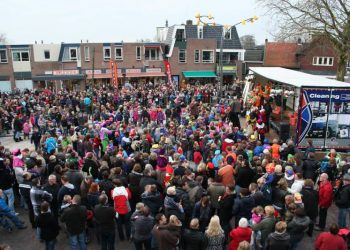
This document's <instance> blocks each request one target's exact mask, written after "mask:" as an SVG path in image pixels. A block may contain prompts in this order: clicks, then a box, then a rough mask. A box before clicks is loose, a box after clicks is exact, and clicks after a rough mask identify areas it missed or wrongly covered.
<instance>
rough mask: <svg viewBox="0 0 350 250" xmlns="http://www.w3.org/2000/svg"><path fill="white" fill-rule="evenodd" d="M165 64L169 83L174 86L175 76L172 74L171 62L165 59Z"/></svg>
mask: <svg viewBox="0 0 350 250" xmlns="http://www.w3.org/2000/svg"><path fill="white" fill-rule="evenodd" d="M164 66H165V70H166V74H167V76H168V83H169V84H170V85H171V86H173V77H172V75H171V69H170V63H169V61H168V60H164Z"/></svg>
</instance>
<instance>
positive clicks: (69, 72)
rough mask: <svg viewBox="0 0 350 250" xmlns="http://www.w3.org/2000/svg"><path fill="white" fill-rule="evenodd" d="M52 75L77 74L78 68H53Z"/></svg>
mask: <svg viewBox="0 0 350 250" xmlns="http://www.w3.org/2000/svg"><path fill="white" fill-rule="evenodd" d="M52 74H53V75H79V70H75V69H69V70H54V71H52Z"/></svg>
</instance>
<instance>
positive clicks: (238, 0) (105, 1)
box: [0, 0, 271, 44]
mask: <svg viewBox="0 0 350 250" xmlns="http://www.w3.org/2000/svg"><path fill="white" fill-rule="evenodd" d="M1 2H2V4H1V16H0V20H1V25H0V33H4V34H5V35H6V37H7V40H8V42H9V43H12V44H24V43H34V41H38V42H40V41H41V40H43V41H44V43H60V42H80V40H82V39H83V40H89V41H91V42H102V41H103V42H119V41H121V40H123V41H127V42H130V41H136V40H137V39H147V38H149V39H153V38H154V37H155V35H156V27H159V26H164V24H165V20H166V19H168V21H169V25H173V24H181V23H184V22H185V21H186V20H187V19H192V20H195V17H194V16H195V14H196V13H197V12H200V13H201V14H207V13H212V15H213V16H214V17H215V21H216V22H217V23H220V24H234V23H237V22H239V21H241V20H242V19H243V18H248V17H252V16H254V15H257V16H259V20H258V21H257V22H256V23H254V24H246V25H244V26H243V25H240V26H238V27H237V29H238V34H239V35H240V36H242V35H246V34H254V35H255V37H256V40H257V42H258V43H263V42H264V40H265V38H269V39H270V38H271V36H270V35H269V32H270V31H271V30H269V28H268V25H269V23H270V21H269V20H268V17H265V16H263V11H262V10H261V8H259V6H257V5H256V3H255V0H216V1H215V0H211V1H209V0H123V1H122V0H1Z"/></svg>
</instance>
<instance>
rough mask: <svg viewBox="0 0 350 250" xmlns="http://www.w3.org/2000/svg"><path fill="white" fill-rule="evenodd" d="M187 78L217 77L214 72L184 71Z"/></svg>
mask: <svg viewBox="0 0 350 250" xmlns="http://www.w3.org/2000/svg"><path fill="white" fill-rule="evenodd" d="M182 73H183V74H184V77H185V78H199V77H203V78H211V77H217V76H216V74H215V72H214V71H183V72H182Z"/></svg>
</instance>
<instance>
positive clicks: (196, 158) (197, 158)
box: [193, 148, 203, 166]
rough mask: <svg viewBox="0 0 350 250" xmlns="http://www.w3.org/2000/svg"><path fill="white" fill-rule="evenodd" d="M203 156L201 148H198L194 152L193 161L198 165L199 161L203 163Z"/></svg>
mask: <svg viewBox="0 0 350 250" xmlns="http://www.w3.org/2000/svg"><path fill="white" fill-rule="evenodd" d="M202 159H203V157H202V153H201V151H200V149H199V148H196V149H195V151H194V153H193V161H194V163H195V164H196V166H198V164H199V163H201V161H202Z"/></svg>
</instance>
